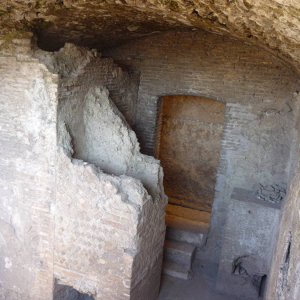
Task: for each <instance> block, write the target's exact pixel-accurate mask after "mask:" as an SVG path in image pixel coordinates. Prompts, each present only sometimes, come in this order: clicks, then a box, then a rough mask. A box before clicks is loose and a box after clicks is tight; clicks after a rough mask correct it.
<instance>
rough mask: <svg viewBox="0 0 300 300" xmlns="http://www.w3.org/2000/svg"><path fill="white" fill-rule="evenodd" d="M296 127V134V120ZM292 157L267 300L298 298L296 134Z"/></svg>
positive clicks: (299, 235)
mask: <svg viewBox="0 0 300 300" xmlns="http://www.w3.org/2000/svg"><path fill="white" fill-rule="evenodd" d="M295 98H297V99H298V101H299V100H300V97H299V93H296V94H295ZM297 127H298V133H300V128H299V119H298V123H297ZM295 156H296V157H297V158H298V159H297V160H296V164H295V165H296V170H295V172H292V174H291V176H292V181H291V185H290V187H289V190H288V195H287V199H286V201H285V203H284V207H283V209H282V214H281V220H280V227H279V230H278V240H277V246H276V248H275V251H274V253H273V256H272V257H273V261H272V268H271V271H270V278H269V280H268V289H267V293H266V297H265V299H267V300H290V299H292V300H296V299H299V297H300V281H299V280H300V262H299V253H300V241H299V238H300V219H299V211H300V204H299V191H300V186H299V182H300V170H299V136H298V139H297V147H296V149H295Z"/></svg>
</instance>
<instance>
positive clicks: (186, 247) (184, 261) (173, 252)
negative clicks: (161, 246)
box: [165, 240, 196, 270]
mask: <svg viewBox="0 0 300 300" xmlns="http://www.w3.org/2000/svg"><path fill="white" fill-rule="evenodd" d="M195 249H196V247H195V246H193V245H190V244H187V243H183V242H176V241H170V240H166V241H165V261H166V262H173V263H176V264H178V265H180V266H183V267H185V268H187V269H188V270H190V269H191V267H192V260H193V255H194V252H195Z"/></svg>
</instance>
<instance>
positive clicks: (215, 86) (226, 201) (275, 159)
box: [104, 32, 299, 263]
mask: <svg viewBox="0 0 300 300" xmlns="http://www.w3.org/2000/svg"><path fill="white" fill-rule="evenodd" d="M104 54H105V55H106V56H111V57H113V58H114V59H115V60H116V61H118V62H120V63H122V64H123V65H128V66H130V67H131V68H133V69H134V70H136V72H140V74H141V75H140V76H141V77H140V87H139V96H138V107H137V115H136V122H135V125H134V128H135V129H136V132H137V135H138V138H139V140H140V142H141V145H142V150H143V151H144V152H145V153H153V150H154V148H155V129H156V124H157V108H158V105H157V104H158V99H159V97H161V96H165V95H195V96H203V97H207V98H210V99H215V100H218V101H221V102H224V103H226V112H225V129H224V137H223V141H222V149H221V159H220V166H219V171H218V178H217V184H216V190H215V198H214V204H213V214H212V221H211V227H210V232H209V236H208V241H207V245H206V250H207V255H206V254H204V257H206V259H211V260H212V261H213V262H215V263H218V262H219V259H220V254H221V251H222V245H223V237H224V228H225V225H226V222H227V213H228V207H229V206H230V204H231V195H232V192H233V190H234V188H242V189H245V190H249V191H250V192H252V193H254V194H255V195H256V196H257V197H258V194H259V191H260V189H261V188H262V189H263V190H264V189H265V190H268V188H272V187H274V186H280V189H283V190H284V189H286V186H287V184H288V181H289V180H288V179H289V174H290V169H291V166H293V159H291V153H294V152H293V151H294V150H293V149H294V146H293V144H294V143H295V136H296V129H295V117H296V116H297V106H298V104H297V102H296V101H295V99H294V93H295V92H296V91H297V90H298V88H299V78H298V76H297V74H296V73H294V71H293V70H291V68H289V67H288V66H287V65H285V63H284V62H282V61H281V60H279V59H278V58H276V57H273V56H271V55H270V54H269V53H267V52H265V51H264V50H262V49H259V48H257V47H253V46H250V45H247V44H244V43H241V42H239V41H236V40H232V39H229V38H225V37H220V36H217V35H213V34H209V33H199V32H195V33H175V32H169V33H164V34H157V35H155V36H151V37H146V38H144V39H141V40H136V41H134V42H130V43H127V44H124V45H122V46H119V47H117V48H114V49H107V50H106V51H104ZM262 198H263V197H262ZM263 201H264V200H263ZM273 226H275V227H276V226H277V225H276V224H273ZM248 234H249V236H250V235H252V234H254V235H255V234H256V232H255V230H254V231H253V230H250V231H249V232H248ZM258 241H259V239H258ZM257 246H258V247H259V245H257ZM245 251H246V248H245ZM271 252H272V246H271V245H270V249H269V250H268V252H265V256H264V260H265V261H266V262H267V261H269V260H268V256H269V253H271ZM205 255H206V256H205Z"/></svg>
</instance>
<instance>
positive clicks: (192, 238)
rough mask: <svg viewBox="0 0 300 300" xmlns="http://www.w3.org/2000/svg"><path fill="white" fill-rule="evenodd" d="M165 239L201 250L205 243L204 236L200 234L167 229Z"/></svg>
mask: <svg viewBox="0 0 300 300" xmlns="http://www.w3.org/2000/svg"><path fill="white" fill-rule="evenodd" d="M166 239H167V240H172V241H177V242H184V243H189V244H191V245H194V246H196V247H198V248H201V247H202V246H203V245H204V244H205V241H206V234H205V233H202V232H194V231H186V230H181V229H177V228H171V227H167V231H166Z"/></svg>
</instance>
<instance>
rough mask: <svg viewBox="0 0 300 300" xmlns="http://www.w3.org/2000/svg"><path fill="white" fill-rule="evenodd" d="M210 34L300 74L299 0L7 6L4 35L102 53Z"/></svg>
mask: <svg viewBox="0 0 300 300" xmlns="http://www.w3.org/2000/svg"><path fill="white" fill-rule="evenodd" d="M198 29H204V30H207V31H211V32H215V33H217V34H223V35H231V36H233V37H236V38H238V39H242V40H244V41H246V42H249V43H252V44H257V45H260V46H261V47H263V48H266V49H269V50H271V51H272V52H273V53H274V54H276V55H278V56H280V57H281V58H282V59H285V60H286V61H288V62H290V63H291V64H292V65H293V66H294V67H295V68H296V69H297V70H298V71H300V1H299V0H178V1H176V0H149V1H144V0H135V1H134V0H115V1H113V0H104V1H101V0H1V1H0V33H2V34H5V35H7V34H8V32H10V31H11V30H13V31H16V30H18V31H28V30H32V31H34V32H36V33H37V35H38V37H39V44H40V46H41V47H42V48H44V49H47V50H55V49H57V48H59V47H61V46H62V45H63V43H64V42H66V41H69V42H75V43H77V44H79V45H84V46H88V47H95V48H99V49H102V48H104V47H111V46H114V45H117V44H120V43H122V42H124V41H127V40H130V39H134V38H139V37H142V36H145V35H149V34H153V33H156V32H160V31H166V30H198Z"/></svg>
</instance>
